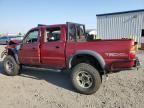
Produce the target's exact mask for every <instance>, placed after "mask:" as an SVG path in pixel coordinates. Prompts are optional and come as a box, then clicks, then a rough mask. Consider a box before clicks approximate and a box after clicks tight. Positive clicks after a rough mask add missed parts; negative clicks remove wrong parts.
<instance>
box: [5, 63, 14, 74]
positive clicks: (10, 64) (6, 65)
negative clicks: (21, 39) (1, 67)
mask: <svg viewBox="0 0 144 108" xmlns="http://www.w3.org/2000/svg"><path fill="white" fill-rule="evenodd" d="M5 67H6V70H7V71H8V72H9V73H11V72H12V71H13V69H14V65H13V63H12V61H10V60H7V61H6V64H5Z"/></svg>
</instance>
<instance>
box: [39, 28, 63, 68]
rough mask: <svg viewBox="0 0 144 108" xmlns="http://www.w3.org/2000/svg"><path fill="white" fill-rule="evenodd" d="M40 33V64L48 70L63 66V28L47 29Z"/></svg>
mask: <svg viewBox="0 0 144 108" xmlns="http://www.w3.org/2000/svg"><path fill="white" fill-rule="evenodd" d="M43 32H44V33H42V34H43V35H44V36H42V37H44V38H43V39H42V40H43V42H42V44H41V62H42V64H43V65H46V66H47V67H49V68H63V67H64V66H65V38H66V36H65V33H64V32H65V30H64V28H63V27H61V26H58V27H48V28H45V30H44V31H43Z"/></svg>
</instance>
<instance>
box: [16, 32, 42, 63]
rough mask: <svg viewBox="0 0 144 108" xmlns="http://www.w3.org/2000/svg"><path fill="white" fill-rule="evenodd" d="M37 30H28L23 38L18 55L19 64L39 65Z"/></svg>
mask: <svg viewBox="0 0 144 108" xmlns="http://www.w3.org/2000/svg"><path fill="white" fill-rule="evenodd" d="M39 36H40V31H39V29H34V30H30V31H29V32H28V33H27V35H26V37H25V38H24V40H23V42H22V44H21V46H20V51H19V53H18V57H19V61H20V63H21V64H28V65H38V64H39V63H40V50H39V45H40V43H39Z"/></svg>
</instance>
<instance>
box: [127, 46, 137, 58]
mask: <svg viewBox="0 0 144 108" xmlns="http://www.w3.org/2000/svg"><path fill="white" fill-rule="evenodd" d="M135 58H136V46H135V45H134V46H132V47H131V48H130V52H129V59H135Z"/></svg>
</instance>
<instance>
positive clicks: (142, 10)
mask: <svg viewBox="0 0 144 108" xmlns="http://www.w3.org/2000/svg"><path fill="white" fill-rule="evenodd" d="M133 12H144V9H138V10H130V11H123V12H114V13H105V14H97V15H96V16H106V15H117V14H125V13H133Z"/></svg>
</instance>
